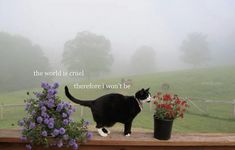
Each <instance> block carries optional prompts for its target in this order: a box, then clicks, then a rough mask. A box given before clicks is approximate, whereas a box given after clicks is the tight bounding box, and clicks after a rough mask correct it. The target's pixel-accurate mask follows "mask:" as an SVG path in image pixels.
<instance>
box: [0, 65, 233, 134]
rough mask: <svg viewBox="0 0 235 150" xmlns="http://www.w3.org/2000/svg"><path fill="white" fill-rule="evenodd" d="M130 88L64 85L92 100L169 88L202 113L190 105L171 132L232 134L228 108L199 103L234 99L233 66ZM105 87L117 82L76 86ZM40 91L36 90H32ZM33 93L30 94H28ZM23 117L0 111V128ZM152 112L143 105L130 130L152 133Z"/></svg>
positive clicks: (4, 98)
mask: <svg viewBox="0 0 235 150" xmlns="http://www.w3.org/2000/svg"><path fill="white" fill-rule="evenodd" d="M125 79H131V80H132V83H133V86H131V88H130V89H123V88H121V89H120V88H118V89H107V88H105V89H74V88H73V84H74V83H70V84H68V85H69V87H70V89H71V93H73V95H74V96H76V97H78V98H81V99H94V98H97V97H99V96H101V95H104V94H107V93H111V92H118V93H122V94H125V95H133V94H134V93H135V92H136V91H137V90H138V89H141V88H147V87H150V90H151V93H152V95H153V94H154V93H155V92H157V91H162V84H168V85H169V91H170V92H171V93H176V94H178V95H180V96H187V97H191V98H192V102H193V103H194V104H195V105H196V106H197V107H198V108H200V109H202V110H203V111H205V112H206V113H203V112H201V111H200V110H198V109H197V108H196V107H195V106H193V105H191V108H190V111H189V113H187V114H186V116H185V118H184V119H177V120H176V121H175V122H174V129H173V131H174V132H235V126H234V124H235V117H234V116H233V107H234V106H233V105H232V104H221V103H203V102H201V101H200V100H204V99H209V100H219V101H226V102H229V101H232V100H233V99H235V66H224V67H214V68H203V69H191V70H181V71H171V72H161V73H154V74H145V75H139V76H128V77H125ZM89 83H93V84H103V83H104V84H107V85H111V84H112V85H115V84H119V83H121V78H110V79H102V80H101V79H100V80H94V81H83V82H81V83H80V84H89ZM35 90H40V89H34V91H35ZM60 90H61V91H59V95H60V96H61V97H62V98H64V99H66V97H65V95H64V94H63V93H64V92H63V86H61V87H60ZM26 91H28V90H22V91H16V92H11V93H2V94H0V104H2V103H4V104H23V100H24V99H25V98H26ZM29 91H33V90H29ZM80 109H81V108H80V107H78V111H77V113H76V114H75V115H74V118H75V119H76V118H77V117H79V115H80V112H81V110H80ZM23 115H24V112H23V108H22V107H4V119H2V120H1V123H0V128H15V127H16V126H12V124H15V122H16V120H17V119H20V118H21V117H22V116H23ZM83 117H84V118H86V119H88V120H90V121H92V116H91V113H90V111H89V110H88V109H84V112H83ZM152 117H153V110H150V108H149V106H148V105H146V106H145V109H144V111H143V112H141V114H139V115H138V116H137V118H136V119H135V121H134V124H133V125H134V127H140V128H147V129H152V125H153V118H152Z"/></svg>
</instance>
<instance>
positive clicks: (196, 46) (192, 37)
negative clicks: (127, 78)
mask: <svg viewBox="0 0 235 150" xmlns="http://www.w3.org/2000/svg"><path fill="white" fill-rule="evenodd" d="M179 50H180V52H181V53H182V55H181V60H182V61H183V62H185V63H188V64H190V65H192V66H200V65H203V64H205V63H207V62H208V61H209V60H210V59H211V57H210V55H211V53H210V51H211V50H210V46H209V44H208V41H207V35H204V34H202V33H190V34H188V35H187V37H186V38H185V39H184V40H183V41H182V43H181V46H180V47H179ZM123 55H125V53H123ZM159 57H162V56H159V55H158V54H157V50H156V49H154V48H153V47H151V45H140V46H139V48H137V49H136V50H135V52H134V54H133V55H132V56H131V57H130V59H129V62H128V63H124V64H123V65H122V66H121V68H119V70H122V69H123V70H129V71H131V72H132V73H135V74H142V73H150V72H156V71H157V60H158V58H159ZM164 57H165V61H168V58H167V56H164ZM114 58H115V56H113V54H112V44H111V42H110V40H109V39H108V38H106V37H104V36H102V35H97V34H95V33H91V32H88V31H83V32H78V33H77V35H76V36H75V37H74V38H71V39H69V40H67V41H66V42H65V44H64V51H63V54H62V60H61V64H63V66H65V68H66V69H67V70H68V71H77V70H81V69H84V70H85V73H86V76H87V77H88V78H92V77H97V76H103V75H104V74H107V73H109V72H110V71H111V69H112V65H113V62H114V61H115V60H114ZM0 68H1V74H0V91H11V90H18V89H25V88H30V87H35V86H37V85H38V84H39V82H41V81H42V80H43V81H45V80H51V78H46V79H45V77H34V76H33V71H34V70H40V71H42V72H43V71H53V70H54V69H55V68H52V67H51V65H50V63H49V60H48V58H47V57H46V56H45V55H44V54H43V51H42V49H41V48H40V46H39V45H36V44H33V43H32V41H30V40H29V39H27V38H25V37H22V36H20V35H11V34H9V33H5V32H0Z"/></svg>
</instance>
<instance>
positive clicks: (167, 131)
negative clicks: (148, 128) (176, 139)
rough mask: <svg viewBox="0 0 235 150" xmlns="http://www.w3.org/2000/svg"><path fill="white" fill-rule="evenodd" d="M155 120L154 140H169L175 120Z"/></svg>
mask: <svg viewBox="0 0 235 150" xmlns="http://www.w3.org/2000/svg"><path fill="white" fill-rule="evenodd" d="M153 118H154V138H156V139H159V140H169V139H170V138H171V130H172V126H173V121H174V120H164V119H159V118H156V117H155V116H154V117H153Z"/></svg>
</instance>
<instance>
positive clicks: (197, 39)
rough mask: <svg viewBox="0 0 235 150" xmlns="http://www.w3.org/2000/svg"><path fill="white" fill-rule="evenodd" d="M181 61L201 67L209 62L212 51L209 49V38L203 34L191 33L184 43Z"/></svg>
mask: <svg viewBox="0 0 235 150" xmlns="http://www.w3.org/2000/svg"><path fill="white" fill-rule="evenodd" d="M180 49H181V51H182V52H183V55H182V57H181V59H182V60H183V61H184V62H185V63H188V64H191V65H194V66H199V65H202V64H204V63H205V62H206V61H208V60H209V56H210V51H209V48H208V42H207V36H206V35H203V34H201V33H191V34H189V35H188V36H187V38H186V39H185V40H184V41H183V42H182V44H181V47H180Z"/></svg>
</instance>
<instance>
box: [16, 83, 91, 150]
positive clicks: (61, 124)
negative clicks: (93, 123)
mask: <svg viewBox="0 0 235 150" xmlns="http://www.w3.org/2000/svg"><path fill="white" fill-rule="evenodd" d="M41 87H42V88H43V91H42V92H35V93H34V94H35V97H36V99H32V98H30V99H28V100H27V101H26V107H25V110H26V111H28V115H29V116H28V117H25V118H24V119H22V120H20V121H19V125H20V126H22V127H24V130H22V134H23V136H22V137H21V139H22V140H24V141H25V140H27V139H32V140H31V142H32V144H34V143H39V144H44V143H43V142H44V141H45V140H43V139H45V138H47V137H48V136H52V137H56V139H57V141H56V143H55V145H57V146H58V147H62V146H63V145H64V143H63V141H65V143H68V146H72V148H73V149H75V150H76V149H78V144H77V143H76V140H75V139H78V138H79V136H82V135H85V136H86V137H85V138H87V139H90V138H91V137H92V134H91V133H90V132H89V133H87V130H84V129H87V126H88V125H89V122H88V121H83V122H82V124H81V125H80V124H78V123H77V124H76V122H74V121H73V119H72V118H70V117H71V115H72V113H73V112H75V108H74V107H72V105H71V104H70V103H68V102H64V101H61V100H60V99H59V97H57V96H56V94H57V88H58V87H59V84H58V83H54V84H52V85H50V84H48V83H45V82H43V83H41ZM70 126H72V127H70ZM79 126H80V127H81V130H77V129H78V127H79ZM70 130H72V131H70ZM74 132H85V134H80V133H77V136H78V137H74ZM31 134H37V135H34V136H33V137H40V138H36V139H33V137H28V136H29V135H31ZM71 135H72V137H70V136H71ZM81 138H82V137H81ZM40 140H41V141H40ZM46 141H48V140H46ZM26 148H27V149H31V148H32V147H31V145H26Z"/></svg>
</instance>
